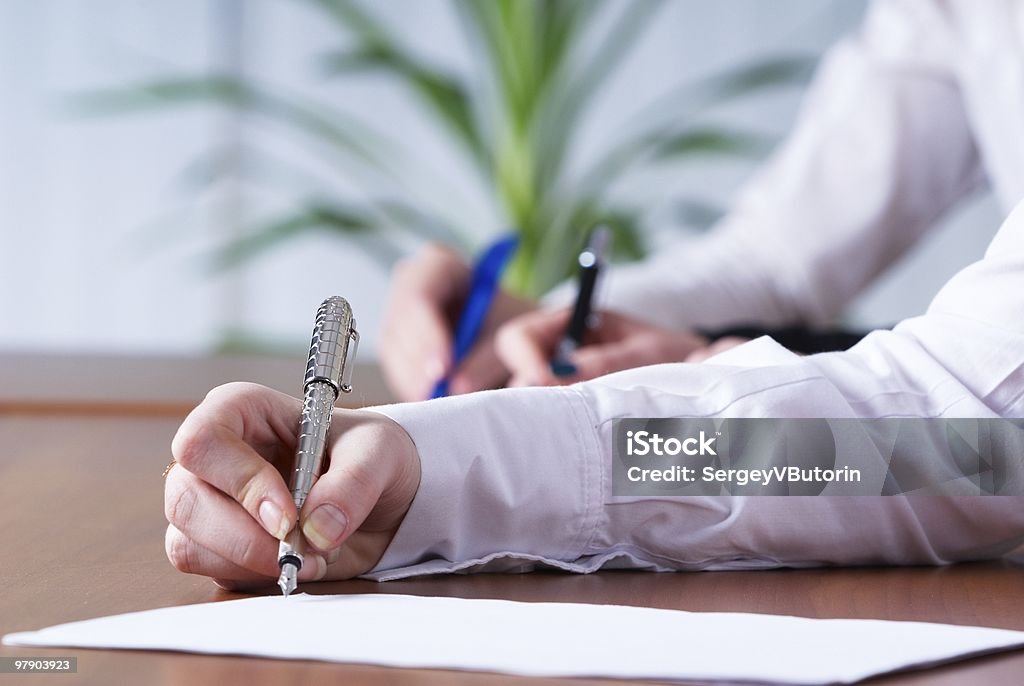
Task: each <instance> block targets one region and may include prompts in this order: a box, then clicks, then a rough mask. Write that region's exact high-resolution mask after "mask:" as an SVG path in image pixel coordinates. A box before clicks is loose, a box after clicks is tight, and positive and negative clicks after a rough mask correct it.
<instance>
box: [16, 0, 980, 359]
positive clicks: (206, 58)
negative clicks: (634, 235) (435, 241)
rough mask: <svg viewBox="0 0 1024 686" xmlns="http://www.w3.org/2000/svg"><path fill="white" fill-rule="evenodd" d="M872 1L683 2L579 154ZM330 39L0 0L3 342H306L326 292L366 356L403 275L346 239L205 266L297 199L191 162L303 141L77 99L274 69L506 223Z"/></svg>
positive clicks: (195, 345) (724, 188)
mask: <svg viewBox="0 0 1024 686" xmlns="http://www.w3.org/2000/svg"><path fill="white" fill-rule="evenodd" d="M370 5H371V6H372V9H373V11H374V13H375V14H377V15H378V16H380V17H381V18H382V19H383V20H386V21H387V22H388V23H389V24H390V25H391V26H393V27H394V28H395V29H396V31H398V32H400V33H403V34H406V35H407V36H408V37H409V38H410V39H411V40H413V41H414V43H415V45H416V46H417V48H418V49H419V50H420V51H421V52H422V54H423V55H424V56H425V57H426V58H428V59H430V60H434V61H436V62H439V63H441V64H449V65H452V67H453V68H456V69H458V68H461V67H464V66H465V64H466V62H467V60H469V59H471V58H470V53H469V51H468V49H467V46H465V45H462V44H461V42H460V40H459V35H458V32H457V29H456V26H455V22H454V18H453V15H452V12H451V10H450V8H449V6H448V5H447V3H446V2H445V1H444V0H390V1H389V2H383V3H381V2H375V3H370ZM862 11H863V3H862V2H860V1H859V0H857V1H853V0H841V1H835V0H832V1H826V0H776V1H774V2H763V1H761V0H719V1H718V2H700V1H697V0H676V1H675V2H671V3H668V6H667V7H666V8H665V10H664V12H663V14H662V15H660V19H659V20H658V21H657V22H656V23H655V25H654V26H653V27H652V29H651V30H650V31H648V32H647V33H646V34H645V36H644V38H643V41H644V42H643V44H642V45H640V46H638V49H637V50H636V51H635V52H634V53H632V54H631V58H630V59H629V60H628V62H626V63H624V64H623V65H622V66H621V68H620V70H619V71H618V72H617V75H616V77H615V79H614V82H613V83H612V84H611V87H610V88H609V90H608V91H607V92H606V94H605V97H603V98H602V99H601V100H600V102H598V103H596V105H595V107H594V108H593V112H592V115H593V117H592V120H591V121H590V123H589V124H588V126H587V129H586V130H585V131H584V132H583V140H584V145H583V150H584V154H585V153H586V149H587V144H586V141H592V142H595V143H596V142H597V141H601V140H604V139H607V138H608V137H614V136H615V135H616V131H617V130H619V129H620V127H621V126H622V125H623V122H624V121H626V120H627V119H628V118H629V115H630V114H631V113H632V112H634V111H635V110H636V108H637V107H638V106H639V105H640V104H642V103H643V102H645V101H647V100H648V99H650V98H652V97H654V96H656V95H657V94H659V93H661V92H663V91H664V88H665V87H666V85H667V84H671V83H678V81H679V76H680V74H684V75H687V76H689V75H692V76H693V77H698V76H701V75H705V74H708V73H712V72H714V71H715V70H717V69H719V68H721V67H724V66H728V65H731V64H736V63H740V62H744V61H749V60H751V59H754V58H757V57H759V56H764V55H777V54H780V53H782V54H793V53H797V54H818V53H820V52H821V51H822V50H823V49H824V48H825V47H826V46H827V45H829V44H830V43H831V42H832V41H834V40H835V39H836V38H837V37H839V36H841V35H842V34H844V33H846V32H848V31H851V30H854V29H855V27H856V25H857V23H858V21H859V18H860V15H861V13H862ZM336 43H337V31H336V29H335V28H334V27H328V26H324V23H323V21H322V19H321V16H320V15H318V14H316V13H314V12H312V11H310V10H309V8H308V7H305V6H304V4H303V3H302V2H293V1H289V0H176V1H175V2H160V3H157V2H146V3H142V2H133V1H130V0H90V2H77V1H75V0H7V1H6V2H3V3H0V103H2V106H0V350H47V351H54V352H63V351H68V352H71V351H73V352H90V351H99V352H114V353H120V352H132V353H136V352H140V353H148V352H161V353H187V354H198V353H203V352H206V351H209V350H212V349H213V348H215V347H216V346H217V345H218V343H219V342H221V341H222V340H223V337H224V335H225V332H227V331H232V330H234V331H239V330H240V331H245V332H248V333H249V334H251V335H253V336H255V337H257V338H258V339H260V340H265V341H271V342H274V343H278V344H281V345H285V346H288V345H294V346H296V348H297V349H300V350H301V349H302V346H303V344H304V343H305V341H306V339H307V337H308V331H309V326H310V318H311V315H312V313H313V311H314V310H315V308H316V306H317V304H318V303H319V301H320V300H321V299H322V298H323V297H325V296H327V295H329V294H334V293H337V294H341V295H344V296H346V297H347V298H348V299H349V300H350V301H352V303H353V305H354V307H355V310H356V313H357V317H358V319H359V320H360V324H361V329H362V331H363V332H364V336H365V338H364V347H363V349H362V352H363V353H364V354H372V350H373V347H374V343H375V339H376V333H377V328H378V325H379V315H380V310H381V306H382V303H383V299H384V294H385V290H386V283H387V274H386V273H385V270H384V269H383V268H381V267H380V266H378V264H377V263H375V262H373V261H372V260H370V259H368V258H367V257H366V256H365V255H363V254H362V253H360V252H359V251H357V250H355V249H354V248H353V247H352V246H351V245H348V244H346V243H345V242H343V241H341V240H339V239H337V238H329V237H326V236H324V237H318V236H309V237H304V238H301V239H298V240H295V241H293V242H290V243H288V244H286V245H284V246H281V247H280V248H278V249H276V250H275V251H273V252H272V253H270V254H267V255H265V256H262V257H259V258H257V259H256V260H254V261H253V262H251V263H248V264H247V265H245V266H244V267H242V268H239V269H236V270H234V271H229V272H227V273H220V274H216V275H211V274H210V273H209V272H208V271H207V270H205V269H204V267H203V263H204V262H203V260H204V257H206V256H208V255H209V254H210V250H211V247H212V246H214V245H218V244H220V243H221V242H223V241H225V240H227V239H229V238H230V237H232V236H235V235H237V232H238V231H239V227H240V226H241V225H243V224H244V223H245V222H246V221H247V220H249V219H252V218H254V217H259V216H261V215H262V214H264V213H266V212H267V211H268V210H272V209H274V208H280V207H284V206H287V205H288V204H289V203H290V202H293V201H294V197H295V196H294V195H291V194H290V193H289V191H287V190H284V189H282V188H280V187H276V188H265V187H261V186H248V187H242V185H241V184H233V183H220V184H218V185H215V186H213V187H207V188H204V189H201V190H197V189H196V188H195V186H194V184H193V185H192V186H190V185H189V184H188V183H187V179H188V170H189V168H190V164H192V163H193V162H194V160H195V159H196V157H197V156H198V155H200V154H201V153H203V152H204V151H207V150H209V149H211V147H214V146H217V145H228V146H231V145H233V144H237V143H238V142H239V141H238V138H239V137H240V136H248V135H253V132H254V131H258V132H259V133H260V135H261V136H262V137H263V139H264V144H265V145H269V146H271V147H272V148H273V149H274V150H275V151H276V152H277V153H279V154H281V155H284V156H285V157H289V158H294V159H303V158H304V157H305V156H307V152H308V151H304V150H302V147H301V145H300V144H299V143H297V142H295V141H292V140H289V139H287V138H285V137H283V136H282V137H279V138H275V135H276V133H275V132H274V131H273V130H272V129H267V130H263V131H259V128H258V126H253V125H252V124H251V123H250V125H248V126H247V127H245V128H244V129H243V128H241V127H240V126H239V121H237V120H236V116H237V115H232V114H229V113H225V112H224V111H219V110H217V109H215V108H212V107H194V108H178V109H166V110H163V111H161V112H159V113H142V114H116V115H106V116H89V117H86V116H82V115H81V114H80V113H76V112H74V111H73V110H72V108H69V107H68V102H69V96H72V95H74V94H77V93H82V92H86V91H89V90H91V89H96V88H107V87H116V86H125V85H129V84H131V83H134V82H138V81H141V80H145V79H147V78H153V77H158V76H166V75H169V74H179V75H181V74H198V73H204V72H220V71H225V70H227V71H241V72H242V73H246V74H253V75H258V76H259V77H260V78H261V79H263V80H268V81H272V82H275V83H280V84H283V85H285V86H286V87H287V88H288V89H289V90H290V91H293V92H296V93H316V94H317V97H319V98H322V99H328V100H330V101H332V102H334V103H336V104H337V106H338V107H339V108H345V109H351V110H355V111H361V112H370V113H373V116H374V120H375V122H376V123H378V125H380V126H383V127H385V128H387V129H388V130H390V131H391V132H393V133H394V134H395V135H396V136H397V137H398V138H399V139H400V140H401V141H403V143H404V144H405V145H406V146H409V147H410V148H411V149H413V150H415V151H416V152H417V156H418V158H419V159H420V161H421V164H422V169H423V170H425V171H426V172H427V173H428V174H429V175H432V176H434V177H436V178H439V179H444V181H445V184H444V185H446V186H447V187H448V188H456V189H462V188H463V186H465V190H466V192H465V193H464V194H463V193H461V192H460V193H459V196H460V202H462V201H464V205H460V206H459V207H458V211H460V212H464V213H466V214H467V216H469V217H471V219H472V222H473V223H475V224H478V225H479V226H480V231H481V236H482V237H484V236H487V235H490V234H493V233H494V232H495V231H497V230H499V229H500V228H501V227H500V224H499V219H498V218H497V217H496V216H494V214H493V212H492V210H491V209H490V208H489V207H488V206H487V205H486V204H485V203H482V202H480V201H479V199H474V198H475V197H476V196H475V195H474V193H473V192H472V190H473V189H472V188H471V186H472V183H473V182H472V179H469V178H464V177H462V176H460V174H461V173H462V171H461V169H460V166H459V165H458V164H456V163H455V162H454V161H453V160H450V159H448V158H447V156H446V153H445V150H446V148H444V147H443V146H441V145H439V144H437V141H435V140H433V139H432V138H431V135H430V132H429V131H428V130H427V129H425V128H423V127H422V126H421V125H419V124H418V120H417V113H416V112H415V111H414V110H413V109H412V108H411V107H410V105H409V102H408V100H407V99H406V98H405V97H403V95H402V93H400V92H398V90H397V89H396V88H395V87H394V86H393V85H390V84H388V83H384V82H381V81H380V80H379V79H374V78H372V77H359V78H357V79H350V80H348V81H346V82H344V83H339V82H338V81H333V82H330V83H327V84H325V82H324V81H323V80H322V79H320V78H318V76H317V74H316V70H315V69H313V68H311V66H310V64H311V60H312V59H313V58H314V57H315V56H316V55H317V54H319V53H320V52H322V50H323V48H324V47H325V46H332V45H335V44H336ZM798 101H799V91H798V89H794V88H790V89H783V90H778V91H773V93H772V94H770V95H765V96H763V97H758V98H755V99H749V100H744V101H743V102H742V103H741V104H738V105H736V106H734V107H732V108H731V109H730V110H728V111H727V112H726V113H725V115H726V116H727V117H730V118H732V119H734V120H735V121H738V122H742V123H744V124H748V125H751V126H753V127H755V128H757V129H760V130H764V131H769V132H779V133H781V132H783V131H785V130H786V128H787V126H788V125H789V123H790V122H791V121H792V119H793V117H794V114H795V111H796V106H797V103H798ZM749 172H750V166H749V165H748V164H745V163H739V162H729V163H723V162H715V163H714V164H711V165H706V166H699V165H698V166H695V165H694V164H693V163H692V162H691V163H690V164H689V165H688V166H687V167H686V168H681V169H678V170H675V171H674V172H673V176H672V178H671V179H666V180H665V182H666V183H669V184H671V187H672V188H674V187H675V185H676V184H678V187H679V188H683V187H686V188H699V189H701V191H702V192H704V193H705V194H706V195H708V196H710V197H714V198H718V199H721V200H725V199H727V198H728V197H729V196H730V195H731V194H732V193H733V192H734V191H735V189H736V187H737V185H738V184H739V183H740V182H742V180H743V178H744V177H745V176H746V175H747V174H748V173H749ZM324 190H325V191H326V192H331V191H332V189H329V188H328V189H324ZM347 190H348V189H345V188H341V187H339V188H337V189H336V192H337V193H341V194H343V193H345V192H347ZM670 190H671V188H670ZM851 192H855V189H851ZM463 195H465V198H462V196H463ZM440 200H441V201H442V202H446V201H447V199H445V198H441V199H440ZM998 221H999V216H998V212H997V210H996V208H995V206H994V204H993V203H992V202H991V200H990V199H987V198H979V199H977V200H976V201H973V202H971V203H970V204H969V206H967V207H965V208H962V209H961V210H960V211H958V212H957V214H956V216H954V217H951V218H950V219H949V220H948V221H947V222H945V224H944V226H943V227H942V228H941V229H940V230H939V231H937V232H934V233H933V235H932V236H931V237H930V238H929V239H928V241H926V243H925V244H924V245H922V246H919V248H918V249H916V250H915V251H914V253H913V254H912V255H910V256H909V257H908V258H907V259H905V260H903V261H902V262H901V263H900V264H899V265H898V266H897V268H896V269H893V270H891V271H890V272H889V273H887V274H886V275H885V277H884V278H883V279H882V280H881V281H880V282H879V283H878V284H876V286H875V287H873V288H872V289H871V290H870V291H869V292H868V293H866V294H864V296H863V297H862V298H861V299H859V300H858V301H857V302H856V303H855V304H854V305H853V306H852V307H851V309H850V311H849V313H848V317H847V319H848V320H849V321H850V322H852V323H856V324H862V325H872V324H882V323H889V322H892V321H895V320H897V319H899V318H901V317H905V316H910V315H913V314H917V313H919V312H921V311H922V310H923V309H924V308H925V307H926V306H927V303H928V301H929V300H930V298H931V296H932V295H933V294H934V292H935V291H936V290H937V288H938V287H939V286H940V285H941V284H942V283H943V282H944V281H945V280H946V279H947V278H948V277H949V276H950V275H952V274H953V273H954V272H955V271H957V269H959V268H960V267H962V266H963V265H965V264H966V263H967V262H968V261H970V260H973V259H976V258H977V257H979V256H980V255H981V254H982V252H983V250H984V247H985V245H986V244H987V242H988V240H989V238H990V237H991V235H992V234H993V233H994V232H995V229H996V225H997V223H998ZM665 229H666V231H672V230H677V229H676V228H675V227H670V226H666V227H665ZM313 265H315V267H316V268H311V267H312V266H313Z"/></svg>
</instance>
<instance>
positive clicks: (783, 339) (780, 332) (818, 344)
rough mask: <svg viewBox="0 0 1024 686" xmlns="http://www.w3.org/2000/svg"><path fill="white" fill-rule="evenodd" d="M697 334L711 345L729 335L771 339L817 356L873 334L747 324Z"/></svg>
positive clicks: (783, 345)
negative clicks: (764, 326) (768, 337)
mask: <svg viewBox="0 0 1024 686" xmlns="http://www.w3.org/2000/svg"><path fill="white" fill-rule="evenodd" d="M879 328H881V329H885V328H891V327H879ZM698 333H699V334H700V335H702V336H704V337H705V338H707V339H708V342H714V341H717V340H718V339H720V338H729V337H730V336H736V337H738V338H750V339H753V338H760V337H761V336H771V337H772V338H774V339H775V341H776V342H777V343H778V344H779V345H781V346H782V347H784V348H787V349H789V350H792V351H793V352H795V353H801V354H803V355H813V354H814V353H828V352H835V351H837V350H848V349H849V348H852V347H853V346H854V345H856V344H857V343H859V342H860V340H861V339H862V338H864V337H865V336H867V335H868V334H869V333H871V332H870V331H854V330H851V329H812V328H809V327H806V326H784V327H780V328H769V329H766V328H763V327H759V326H752V325H751V326H746V325H744V326H732V327H729V328H726V329H717V330H713V331H703V330H699V331H698Z"/></svg>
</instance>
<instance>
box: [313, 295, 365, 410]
mask: <svg viewBox="0 0 1024 686" xmlns="http://www.w3.org/2000/svg"><path fill="white" fill-rule="evenodd" d="M357 340H358V338H357V337H356V334H355V322H354V321H353V319H352V307H351V306H350V305H349V304H348V301H347V300H345V299H344V298H342V297H340V296H333V297H331V298H328V299H327V300H324V301H323V303H322V304H321V305H320V308H319V309H318V310H317V312H316V323H315V324H314V326H313V339H312V341H310V344H309V359H308V360H307V361H306V374H305V376H304V377H303V387H308V386H309V385H310V384H312V383H315V382H321V381H322V382H325V383H328V384H330V385H331V386H333V387H334V389H335V392H336V393H339V392H346V393H347V392H348V391H349V390H351V386H350V385H349V383H348V379H346V378H345V363H346V360H347V358H348V356H349V345H350V344H351V345H355V342H356V341H357Z"/></svg>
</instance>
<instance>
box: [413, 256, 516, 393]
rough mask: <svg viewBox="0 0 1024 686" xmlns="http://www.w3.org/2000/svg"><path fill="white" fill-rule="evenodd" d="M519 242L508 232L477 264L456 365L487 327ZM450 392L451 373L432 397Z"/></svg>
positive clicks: (461, 321) (457, 341) (458, 327)
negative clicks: (508, 234)
mask: <svg viewBox="0 0 1024 686" xmlns="http://www.w3.org/2000/svg"><path fill="white" fill-rule="evenodd" d="M518 246H519V237H518V236H504V237H502V238H499V239H498V240H497V241H495V242H494V243H492V244H491V246H490V247H488V248H487V250H485V251H484V253H483V255H481V256H480V260H479V261H478V262H477V263H476V266H475V267H474V268H473V278H472V280H471V281H470V285H469V296H468V297H467V298H466V304H465V306H464V307H463V308H462V314H461V315H460V316H459V323H458V325H456V327H455V346H454V350H453V351H452V369H455V368H456V367H457V366H458V365H459V363H460V362H461V361H462V360H463V358H465V357H466V355H468V354H469V351H470V349H471V348H472V347H473V343H474V342H476V337H477V336H478V335H479V334H480V329H481V328H483V325H484V320H485V319H487V313H488V311H490V309H491V302H492V301H493V300H494V294H495V293H497V292H498V282H499V281H500V280H501V274H502V272H504V271H505V267H506V266H507V265H508V263H509V260H510V259H511V258H512V255H513V254H515V251H516V248H517V247H518ZM446 395H448V377H447V376H446V377H445V378H443V379H441V380H440V381H438V382H437V386H435V387H434V392H433V394H431V397H432V398H443V397H445V396H446Z"/></svg>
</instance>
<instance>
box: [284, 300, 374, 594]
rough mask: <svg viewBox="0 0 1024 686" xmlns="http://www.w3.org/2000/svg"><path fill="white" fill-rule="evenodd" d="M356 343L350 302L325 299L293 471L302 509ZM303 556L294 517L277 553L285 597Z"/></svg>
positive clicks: (348, 384)
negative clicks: (291, 526)
mask: <svg viewBox="0 0 1024 686" xmlns="http://www.w3.org/2000/svg"><path fill="white" fill-rule="evenodd" d="M358 346H359V333H358V332H357V331H356V322H355V319H353V318H352V308H351V307H350V306H349V304H348V302H347V301H346V300H345V299H344V298H340V297H338V296H334V297H331V298H328V299H327V300H325V301H324V302H323V304H321V305H320V309H319V310H317V313H316V324H315V325H314V327H313V340H312V342H311V343H310V345H309V360H308V361H307V362H306V376H305V378H304V379H303V402H302V416H301V418H300V419H299V437H298V442H297V444H296V446H295V470H294V471H293V472H292V476H291V492H292V498H293V499H294V500H295V508H296V510H298V511H299V512H301V511H302V505H303V504H304V503H305V502H306V496H308V495H309V491H310V489H311V488H312V487H313V484H314V483H316V480H317V478H318V477H319V476H320V470H321V468H322V466H323V461H324V453H325V452H326V450H327V431H328V429H330V426H331V412H332V411H333V410H334V402H335V400H337V398H338V394H339V393H349V392H351V391H352V367H353V361H354V359H355V353H356V349H357V348H358ZM302 562H303V557H302V536H301V533H300V527H299V524H298V522H296V524H295V527H294V528H293V529H292V530H291V531H290V532H289V533H288V535H287V536H286V537H285V539H284V540H283V541H281V545H280V547H279V549H278V553H277V564H278V567H280V568H281V576H280V577H279V578H278V581H277V585H278V586H280V587H281V592H282V593H284V595H285V596H286V597H287V596H288V595H289V594H290V593H291V592H292V591H294V590H295V587H296V585H297V579H298V575H299V570H300V569H302Z"/></svg>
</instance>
